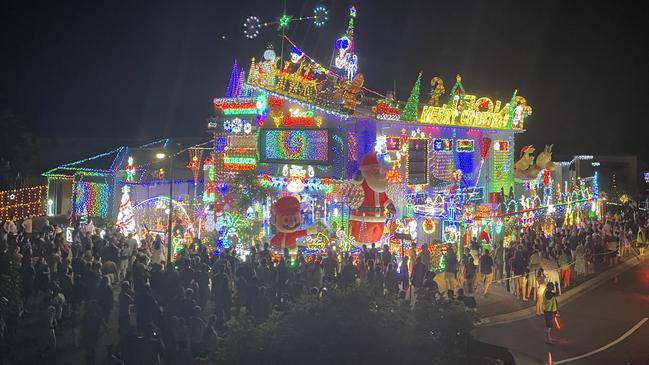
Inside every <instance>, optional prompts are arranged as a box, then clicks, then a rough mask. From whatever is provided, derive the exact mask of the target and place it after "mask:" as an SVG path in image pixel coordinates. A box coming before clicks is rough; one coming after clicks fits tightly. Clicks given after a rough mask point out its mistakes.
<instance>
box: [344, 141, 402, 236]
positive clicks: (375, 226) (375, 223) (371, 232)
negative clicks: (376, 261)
mask: <svg viewBox="0 0 649 365" xmlns="http://www.w3.org/2000/svg"><path fill="white" fill-rule="evenodd" d="M359 171H360V174H361V176H362V179H361V182H360V184H361V187H362V188H363V193H364V198H363V202H362V203H361V205H360V206H359V207H358V208H355V209H352V210H351V212H350V218H349V226H350V228H351V235H352V236H353V237H354V238H355V239H356V241H357V242H359V243H373V242H377V241H379V240H380V239H381V236H382V235H383V230H384V226H385V220H386V214H385V210H386V209H387V210H388V211H389V212H390V213H391V214H394V213H395V212H396V209H395V208H394V204H392V201H390V199H389V198H388V195H387V194H386V193H385V191H386V190H387V188H388V180H387V179H386V177H385V173H384V172H383V170H382V169H381V167H380V166H379V163H378V160H377V158H376V152H370V153H368V154H367V155H365V157H363V159H362V161H361V165H360V167H359Z"/></svg>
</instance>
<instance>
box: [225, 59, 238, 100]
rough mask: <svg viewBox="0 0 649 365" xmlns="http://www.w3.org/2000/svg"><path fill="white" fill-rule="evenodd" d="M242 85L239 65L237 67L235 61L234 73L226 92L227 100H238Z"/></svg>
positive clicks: (235, 61)
mask: <svg viewBox="0 0 649 365" xmlns="http://www.w3.org/2000/svg"><path fill="white" fill-rule="evenodd" d="M240 87H241V84H240V83H239V65H237V60H234V65H232V73H231V74H230V81H228V88H227V89H226V90H225V97H226V98H236V97H237V96H238V94H239V88H240Z"/></svg>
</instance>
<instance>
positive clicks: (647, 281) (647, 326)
mask: <svg viewBox="0 0 649 365" xmlns="http://www.w3.org/2000/svg"><path fill="white" fill-rule="evenodd" d="M559 312H560V314H561V326H562V327H561V330H560V331H556V330H555V331H553V332H554V338H555V344H553V345H547V344H545V343H544V342H543V319H542V317H540V316H539V317H535V318H530V319H525V320H520V321H516V322H512V323H507V324H502V325H495V326H491V327H482V328H478V329H477V330H476V331H475V335H476V337H477V338H478V339H480V340H481V341H484V342H488V343H492V344H495V345H499V346H504V347H507V348H509V349H510V350H512V352H516V353H520V354H522V355H524V356H525V357H529V359H530V360H531V362H530V363H531V364H534V363H536V364H542V363H543V362H544V360H545V359H546V357H547V354H548V352H551V353H552V357H553V359H554V361H555V363H557V362H559V363H566V364H584V365H585V364H588V365H597V364H606V365H615V364H621V365H625V364H626V363H627V362H629V361H630V362H632V363H633V365H642V364H647V365H649V320H648V321H646V322H645V323H642V324H640V322H641V321H642V320H643V319H644V318H649V260H647V261H646V262H644V263H641V264H640V265H637V266H636V267H634V268H632V269H630V270H629V271H627V272H625V273H623V274H622V275H621V276H620V277H619V282H618V283H617V284H616V283H614V282H613V281H612V280H611V281H608V282H607V283H605V284H604V285H602V286H600V287H599V288H597V289H594V290H592V291H590V292H588V293H586V294H584V295H582V296H581V297H578V298H576V299H575V300H573V301H572V302H569V303H568V304H565V305H563V306H561V305H560V306H559ZM636 325H639V326H638V327H637V329H636V330H635V332H633V333H631V334H628V336H626V337H624V339H623V340H621V341H619V342H618V343H616V344H614V345H612V346H610V347H609V348H607V349H605V350H604V351H601V352H598V353H596V354H592V355H589V356H586V357H583V358H580V359H574V360H570V359H571V358H574V357H577V356H580V355H584V354H589V353H590V352H592V351H594V350H597V349H600V348H602V347H604V346H607V345H611V343H612V342H614V341H616V340H618V339H619V338H620V337H622V336H624V335H625V334H626V333H627V332H628V331H629V330H631V329H632V328H633V327H634V326H636ZM562 360H570V361H566V362H561V361H562Z"/></svg>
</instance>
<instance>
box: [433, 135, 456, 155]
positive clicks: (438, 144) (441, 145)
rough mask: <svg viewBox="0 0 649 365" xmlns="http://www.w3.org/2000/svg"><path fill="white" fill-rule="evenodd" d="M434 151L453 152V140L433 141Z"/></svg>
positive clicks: (440, 139) (438, 139)
mask: <svg viewBox="0 0 649 365" xmlns="http://www.w3.org/2000/svg"><path fill="white" fill-rule="evenodd" d="M433 150H434V151H436V152H440V151H444V152H450V151H452V150H453V140H452V139H442V138H437V139H435V140H434V141H433Z"/></svg>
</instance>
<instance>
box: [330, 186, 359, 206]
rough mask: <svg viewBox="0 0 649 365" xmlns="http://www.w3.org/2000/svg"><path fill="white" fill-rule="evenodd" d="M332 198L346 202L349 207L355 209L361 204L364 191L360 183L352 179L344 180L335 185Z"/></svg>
mask: <svg viewBox="0 0 649 365" xmlns="http://www.w3.org/2000/svg"><path fill="white" fill-rule="evenodd" d="M334 198H335V199H336V200H337V201H339V202H342V203H345V204H347V205H348V206H349V208H351V209H357V208H358V207H360V206H361V204H363V200H364V199H365V192H364V191H363V188H362V187H361V186H360V185H358V184H355V183H354V182H352V181H345V182H343V183H342V184H338V185H335V188H334Z"/></svg>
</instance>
